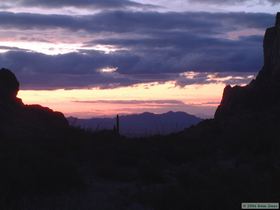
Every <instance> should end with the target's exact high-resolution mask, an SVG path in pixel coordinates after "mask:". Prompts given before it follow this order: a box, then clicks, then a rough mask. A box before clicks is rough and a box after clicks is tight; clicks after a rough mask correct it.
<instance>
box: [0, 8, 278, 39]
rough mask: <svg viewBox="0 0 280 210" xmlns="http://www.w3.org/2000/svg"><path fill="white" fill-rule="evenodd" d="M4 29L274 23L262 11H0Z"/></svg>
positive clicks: (122, 29) (121, 29) (214, 29)
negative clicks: (90, 13)
mask: <svg viewBox="0 0 280 210" xmlns="http://www.w3.org/2000/svg"><path fill="white" fill-rule="evenodd" d="M0 19H1V21H0V27H1V28H16V29H40V30H44V29H45V30H49V29H55V28H61V29H67V30H70V31H78V30H84V31H87V32H89V33H101V32H110V33H140V32H141V33H147V34H150V33H154V32H161V31H168V30H177V31H182V30H188V31H192V32H195V33H199V34H203V33H207V34H220V33H225V32H228V31H231V30H236V29H244V28H256V29H264V28H265V27H267V26H269V25H271V24H273V23H274V21H273V19H274V17H273V15H270V14H263V13H205V12H198V13H158V12H128V11H114V12H102V13H98V14H95V15H84V16H68V15H41V14H29V13H10V12H0Z"/></svg>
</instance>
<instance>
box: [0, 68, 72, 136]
mask: <svg viewBox="0 0 280 210" xmlns="http://www.w3.org/2000/svg"><path fill="white" fill-rule="evenodd" d="M18 91H19V82H18V80H17V78H16V76H15V75H14V74H13V73H12V72H11V71H10V70H8V69H1V70H0V116H1V117H0V136H1V137H5V136H10V137H11V136H14V137H17V136H19V137H24V136H25V137H28V136H34V135H36V134H38V135H41V136H46V135H50V134H51V133H53V132H56V131H59V130H60V129H64V128H67V127H68V122H67V120H66V119H65V117H64V116H63V114H62V113H60V112H54V111H52V110H51V109H49V108H46V107H42V106H40V105H25V104H24V103H23V102H22V100H21V99H19V98H17V93H18Z"/></svg>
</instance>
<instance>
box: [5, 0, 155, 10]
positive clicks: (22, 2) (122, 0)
mask: <svg viewBox="0 0 280 210" xmlns="http://www.w3.org/2000/svg"><path fill="white" fill-rule="evenodd" d="M1 3H2V4H5V3H6V4H7V5H13V6H22V7H42V8H60V7H77V8H89V7H91V8H97V9H113V8H114V9H120V8H127V7H135V8H149V7H154V6H153V5H149V4H141V3H138V2H134V1H130V0H59V1H57V0H50V1H45V0H13V2H12V3H11V1H10V0H2V2H1ZM7 5H6V6H7Z"/></svg>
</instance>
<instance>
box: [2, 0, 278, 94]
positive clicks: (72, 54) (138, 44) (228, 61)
mask: <svg viewBox="0 0 280 210" xmlns="http://www.w3.org/2000/svg"><path fill="white" fill-rule="evenodd" d="M278 2H279V1H278V0H173V1H168V0H154V1H148V0H137V1H132V0H61V1H56V0H49V1H46V0H2V1H1V2H0V20H1V21H0V64H1V67H6V68H10V69H12V70H13V71H14V72H15V73H16V75H17V76H18V77H19V79H20V81H21V88H22V89H28V90H54V89H88V88H101V89H104V88H105V89H106V88H107V89H112V88H120V87H132V86H133V85H139V84H148V83H149V84H150V83H158V84H163V83H166V82H169V83H170V82H171V83H172V84H175V85H176V86H179V87H181V88H184V87H187V86H189V85H208V84H210V83H223V84H224V85H225V84H245V83H247V82H248V81H250V79H251V78H252V75H255V74H256V72H258V71H259V70H260V68H261V66H262V62H263V61H262V59H263V58H262V39H263V34H264V32H265V29H266V28H267V27H269V26H271V25H273V24H274V16H275V13H276V12H277V10H278V9H279V6H280V4H279V3H278ZM213 74H215V75H216V76H215V77H216V78H215V80H211V79H209V78H210V77H209V75H213ZM130 99H131V98H130ZM165 99H168V98H165Z"/></svg>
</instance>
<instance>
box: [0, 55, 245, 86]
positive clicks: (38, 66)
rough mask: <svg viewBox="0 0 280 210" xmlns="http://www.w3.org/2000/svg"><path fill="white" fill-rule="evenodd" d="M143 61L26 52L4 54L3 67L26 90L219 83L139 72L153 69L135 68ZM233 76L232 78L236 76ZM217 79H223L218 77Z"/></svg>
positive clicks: (204, 76)
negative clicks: (16, 78) (109, 71)
mask: <svg viewBox="0 0 280 210" xmlns="http://www.w3.org/2000/svg"><path fill="white" fill-rule="evenodd" d="M148 56H149V55H148ZM140 59H145V58H136V57H135V55H129V53H128V52H127V54H126V53H119V54H103V53H100V52H90V53H88V54H79V53H69V54H64V55H56V56H51V55H44V54H39V53H34V52H24V51H10V52H7V53H1V54H0V63H1V65H2V66H3V67H6V68H10V69H12V70H13V71H14V72H15V73H16V75H17V76H18V77H19V79H20V82H21V84H23V87H22V88H24V89H30V88H31V89H57V88H66V89H72V88H81V87H82V88H85V87H100V88H115V87H120V86H129V85H133V84H138V83H143V82H166V81H171V80H173V81H174V80H175V81H177V84H176V85H179V86H185V85H190V84H205V83H210V82H216V81H215V78H214V79H213V80H211V81H210V80H208V77H207V75H208V73H199V75H198V76H196V77H194V78H187V77H185V76H184V75H181V74H180V73H176V72H173V73H167V72H165V71H164V70H163V69H161V67H159V68H158V70H157V72H156V73H155V72H149V71H143V72H136V70H137V68H139V67H141V65H142V67H141V68H140V69H141V70H142V69H145V70H146V69H149V68H150V66H149V65H154V64H150V63H147V62H145V60H143V61H142V62H141V63H140V64H135V63H137V60H140ZM156 62H158V61H156ZM117 65H119V69H120V70H118V71H117V72H112V73H103V72H101V71H99V70H100V69H101V68H104V67H115V66H117ZM135 65H136V66H135ZM122 68H129V69H132V71H131V72H127V73H123V72H122V71H121V69H122ZM134 68H135V69H136V70H134ZM169 70H170V71H169V72H172V71H171V69H169ZM224 75H226V73H224ZM229 75H232V73H230V74H229ZM241 75H242V74H241ZM217 78H219V77H218V76H217ZM233 79H234V78H233ZM244 79H246V78H244ZM242 81H243V79H240V83H242ZM228 82H230V79H228Z"/></svg>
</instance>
